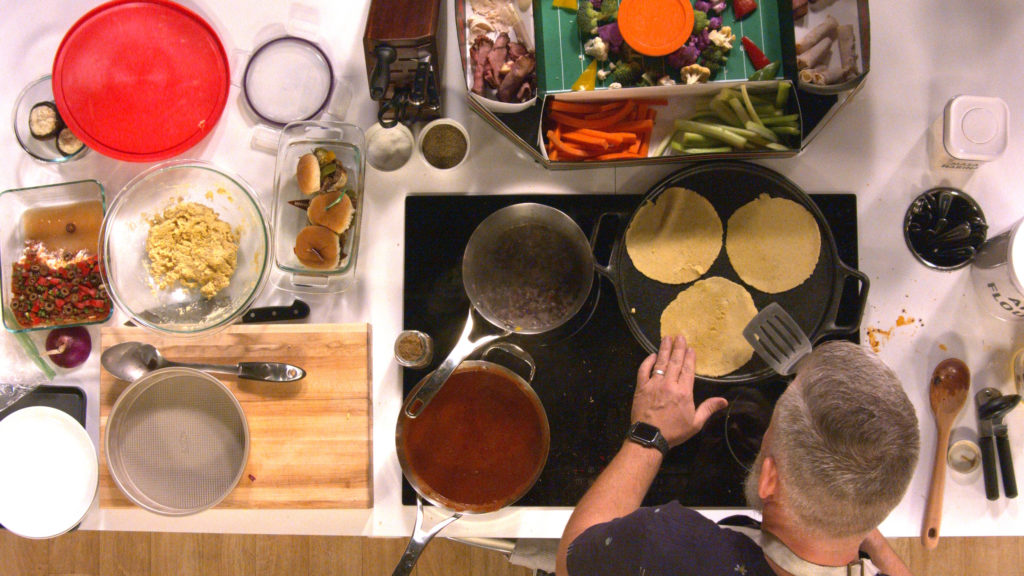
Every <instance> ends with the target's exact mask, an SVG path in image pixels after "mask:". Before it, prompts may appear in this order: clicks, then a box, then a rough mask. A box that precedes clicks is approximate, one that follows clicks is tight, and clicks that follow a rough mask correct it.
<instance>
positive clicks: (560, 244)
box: [402, 203, 594, 418]
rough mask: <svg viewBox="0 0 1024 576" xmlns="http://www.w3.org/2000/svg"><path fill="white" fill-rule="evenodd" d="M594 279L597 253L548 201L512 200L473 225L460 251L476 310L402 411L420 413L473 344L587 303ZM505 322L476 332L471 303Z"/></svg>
mask: <svg viewBox="0 0 1024 576" xmlns="http://www.w3.org/2000/svg"><path fill="white" fill-rule="evenodd" d="M593 281H594V255H593V253H592V252H591V249H590V243H589V241H588V240H587V237H586V235H584V234H583V231H582V230H580V227H579V226H578V225H577V224H576V222H575V221H573V219H572V218H570V217H569V216H567V215H566V214H565V213H564V212H562V211H560V210H557V209H555V208H552V207H550V206H546V205H544V204H534V203H522V204H513V205H511V206H507V207H505V208H502V209H501V210H498V211H497V212H494V213H493V214H491V215H490V216H488V217H487V218H486V219H484V221H483V222H481V223H480V225H479V226H477V227H476V229H475V230H474V231H473V235H472V236H470V238H469V242H468V243H467V244H466V251H465V253H464V255H463V259H462V283H463V286H464V288H465V289H466V295H468V296H469V301H470V310H469V314H468V316H467V318H466V326H465V328H463V330H462V335H461V336H459V340H458V342H456V344H455V346H454V347H453V348H452V351H451V353H449V354H448V357H447V358H445V360H444V362H442V363H441V365H440V366H439V367H438V368H437V370H435V371H434V372H432V373H431V374H430V375H429V376H428V378H427V380H426V381H425V382H422V383H421V384H420V385H418V386H417V387H416V390H414V392H413V393H411V394H410V395H409V398H408V399H407V400H406V403H405V405H404V406H403V408H402V412H403V414H404V415H405V416H406V417H409V418H415V417H417V416H418V415H419V414H420V413H421V412H422V411H423V409H424V408H425V407H426V406H427V404H428V403H429V402H430V400H431V398H433V397H434V395H435V394H437V391H438V390H440V389H441V386H443V385H444V382H445V381H446V380H447V379H448V377H449V376H451V374H452V372H453V371H454V370H455V368H456V367H457V366H458V365H459V364H461V363H462V361H463V360H465V359H466V358H468V357H469V356H470V355H471V354H472V353H473V352H475V351H476V350H479V349H480V348H481V347H483V346H484V345H486V344H488V343H490V342H493V341H494V340H496V339H498V338H502V337H505V336H508V335H509V334H512V333H513V332H514V333H517V334H540V333H543V332H547V331H549V330H553V329H555V328H558V327H559V326H561V325H562V324H565V323H566V322H567V321H568V320H569V319H570V318H572V317H573V316H575V315H576V313H578V312H579V311H580V308H582V307H583V303H584V302H585V301H586V299H587V296H588V295H589V294H590V288H591V285H592V284H593ZM474 310H476V311H477V312H478V313H479V314H480V316H482V317H483V318H484V319H485V320H487V321H488V322H490V323H491V324H493V325H494V326H497V327H498V328H500V329H501V330H502V332H501V333H500V334H489V335H487V336H482V337H480V338H478V339H476V340H470V334H471V333H472V331H473V326H474V323H473V311H474Z"/></svg>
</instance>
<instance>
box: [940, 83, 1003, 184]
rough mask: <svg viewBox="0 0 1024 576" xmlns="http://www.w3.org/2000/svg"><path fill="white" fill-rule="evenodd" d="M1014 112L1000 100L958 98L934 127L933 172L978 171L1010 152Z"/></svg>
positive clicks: (945, 110) (952, 99)
mask: <svg viewBox="0 0 1024 576" xmlns="http://www.w3.org/2000/svg"><path fill="white" fill-rule="evenodd" d="M1009 128H1010V109H1009V107H1007V105H1006V102H1004V101H1003V100H1002V99H1000V98H989V97H984V96H956V97H953V98H951V99H950V100H949V102H947V103H946V107H945V108H944V109H943V113H942V116H941V117H939V118H938V119H936V120H935V123H934V124H933V125H932V129H931V133H932V134H931V137H930V139H929V146H928V153H929V157H930V158H931V165H932V169H933V170H942V169H948V170H976V169H978V167H980V166H981V165H982V164H984V163H985V162H989V161H992V160H995V159H996V158H998V157H999V156H1000V155H1001V154H1002V153H1003V151H1004V150H1006V144H1007V137H1008V134H1009Z"/></svg>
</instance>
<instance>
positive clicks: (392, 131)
mask: <svg viewBox="0 0 1024 576" xmlns="http://www.w3.org/2000/svg"><path fill="white" fill-rule="evenodd" d="M414 151H415V138H413V136H412V131H410V130H409V129H408V128H407V127H406V126H405V125H404V124H401V123H399V124H396V125H395V126H393V127H391V128H385V127H384V126H382V125H381V124H380V123H379V122H378V123H377V124H374V125H373V126H370V128H369V129H368V130H367V131H366V161H367V162H368V163H369V164H370V166H373V167H374V168H376V169H377V170H380V171H381V172H392V171H394V170H398V169H399V168H401V167H402V166H405V164H406V163H407V162H408V161H409V158H412V153H413V152H414Z"/></svg>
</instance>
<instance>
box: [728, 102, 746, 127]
mask: <svg viewBox="0 0 1024 576" xmlns="http://www.w3.org/2000/svg"><path fill="white" fill-rule="evenodd" d="M729 107H730V108H732V111H733V112H735V113H736V117H737V118H739V119H740V124H739V125H740V126H743V125H744V124H746V123H747V122H749V121H750V115H749V114H747V111H746V110H744V109H743V104H741V103H740V99H739V98H730V99H729Z"/></svg>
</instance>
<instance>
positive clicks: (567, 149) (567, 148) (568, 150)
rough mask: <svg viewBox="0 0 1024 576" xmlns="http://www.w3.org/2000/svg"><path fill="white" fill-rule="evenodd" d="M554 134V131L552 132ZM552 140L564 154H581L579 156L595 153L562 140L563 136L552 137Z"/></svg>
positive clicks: (556, 148)
mask: <svg viewBox="0 0 1024 576" xmlns="http://www.w3.org/2000/svg"><path fill="white" fill-rule="evenodd" d="M552 135H554V133H552ZM551 142H552V143H554V145H555V150H557V151H559V152H560V153H562V154H568V155H570V156H579V157H586V156H593V155H594V153H593V152H588V151H586V150H583V149H582V148H577V147H575V146H572V145H571V144H566V143H565V142H562V139H561V138H557V137H556V138H552V139H551Z"/></svg>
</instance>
